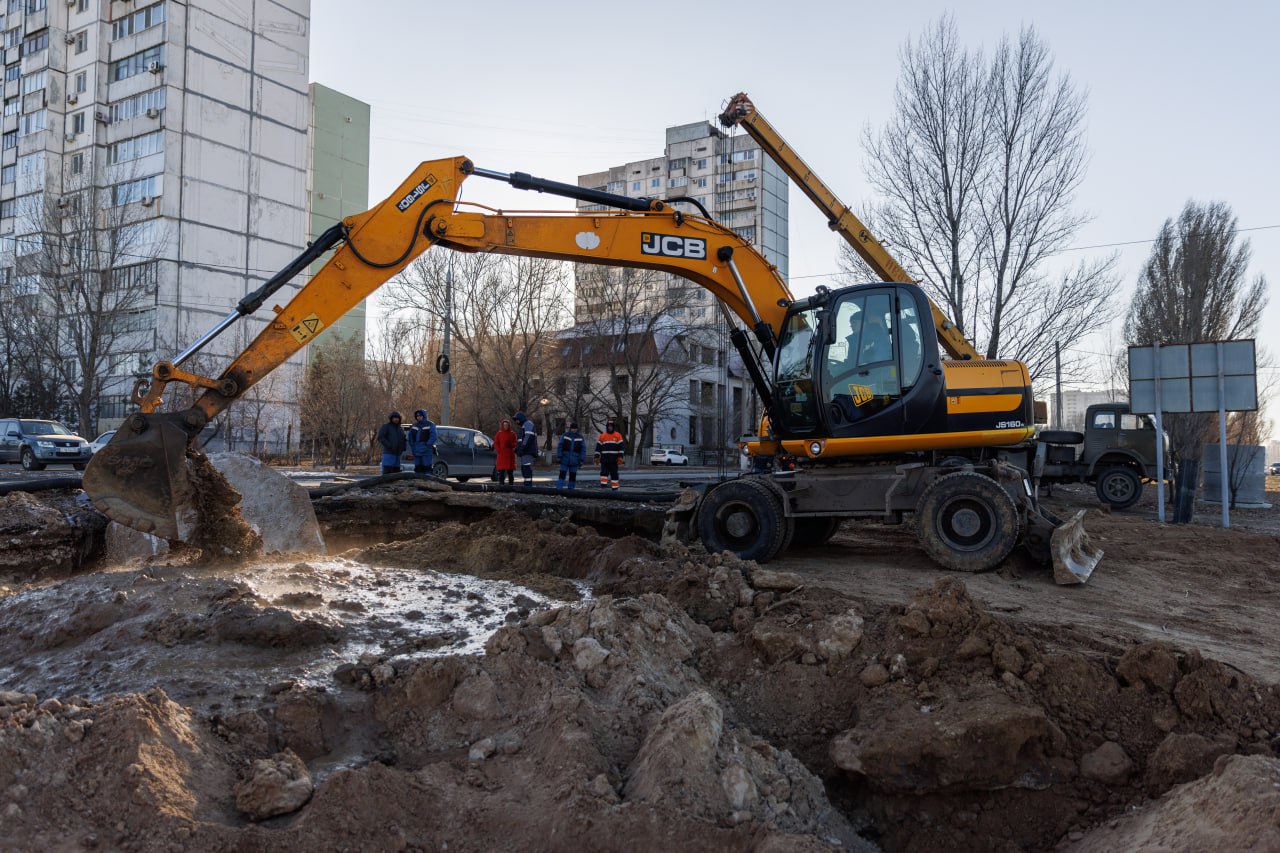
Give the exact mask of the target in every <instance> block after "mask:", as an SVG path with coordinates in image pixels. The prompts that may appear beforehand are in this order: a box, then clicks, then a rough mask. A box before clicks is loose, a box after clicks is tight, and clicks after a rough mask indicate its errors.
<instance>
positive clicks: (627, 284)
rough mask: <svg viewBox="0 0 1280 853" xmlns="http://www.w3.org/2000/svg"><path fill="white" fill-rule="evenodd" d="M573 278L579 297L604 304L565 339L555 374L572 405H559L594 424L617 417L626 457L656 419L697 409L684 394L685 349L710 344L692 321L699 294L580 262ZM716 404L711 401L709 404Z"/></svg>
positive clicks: (656, 276)
mask: <svg viewBox="0 0 1280 853" xmlns="http://www.w3.org/2000/svg"><path fill="white" fill-rule="evenodd" d="M577 278H578V289H579V291H580V292H592V293H598V294H603V295H604V298H601V299H599V300H597V301H595V302H593V304H592V306H591V310H590V312H589V315H590V319H588V320H587V321H585V322H582V323H579V324H578V325H577V326H575V327H574V328H573V330H572V331H571V332H570V333H567V334H566V336H565V343H566V346H565V347H564V348H563V349H562V351H561V352H562V358H561V369H562V371H564V373H565V375H566V376H567V377H570V382H569V383H567V387H568V389H570V390H572V400H565V402H566V403H568V402H572V403H573V410H574V411H578V410H581V412H583V413H584V414H586V415H587V416H588V417H589V418H591V419H592V420H593V421H594V423H595V424H596V425H597V426H599V425H602V424H603V421H604V419H606V418H608V417H611V416H613V417H619V418H621V419H622V420H621V422H620V423H619V426H622V427H625V431H626V432H625V437H626V439H627V447H629V448H630V449H631V451H632V454H633V456H634V455H635V454H637V453H639V451H640V447H641V445H642V444H643V443H644V442H645V440H646V436H649V435H652V431H653V428H654V427H655V425H656V424H657V422H658V420H660V419H661V418H662V417H663V416H664V415H665V416H666V417H668V418H669V417H670V416H671V414H672V412H673V410H676V409H681V410H683V409H684V408H685V407H686V406H695V405H697V404H698V401H695V400H689V399H688V398H687V396H686V393H685V388H686V382H687V381H688V378H689V377H690V376H691V375H692V374H693V373H694V372H695V371H696V370H697V369H698V364H696V363H695V360H694V359H692V358H691V357H690V353H691V349H692V346H693V345H694V343H695V342H701V343H702V344H707V345H710V344H712V343H714V342H713V341H712V340H711V334H710V330H709V329H708V327H707V326H706V325H705V324H702V323H700V321H698V320H697V319H696V318H697V315H698V314H699V313H700V312H699V308H700V303H701V302H702V301H703V300H702V293H703V291H702V290H701V289H700V288H696V287H694V286H692V285H689V284H687V283H685V282H683V281H681V282H680V283H673V282H672V281H671V279H670V277H669V276H667V275H664V274H662V273H656V272H654V271H652V270H640V269H632V268H627V267H602V266H591V265H586V264H583V265H580V267H579V269H578V271H577ZM699 349H701V346H699ZM722 403H723V401H716V400H714V399H713V400H712V401H711V406H716V405H720V404H722ZM579 420H581V418H579Z"/></svg>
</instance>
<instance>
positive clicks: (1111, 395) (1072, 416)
mask: <svg viewBox="0 0 1280 853" xmlns="http://www.w3.org/2000/svg"><path fill="white" fill-rule="evenodd" d="M1049 400H1050V403H1049V405H1050V406H1053V405H1054V404H1055V402H1056V400H1057V396H1056V395H1055V394H1053V393H1050V394H1049ZM1128 400H1129V392H1128V391H1126V390H1124V389H1120V388H1111V389H1108V390H1104V391H1063V392H1062V426H1061V429H1065V430H1071V431H1073V432H1084V427H1085V424H1084V416H1085V412H1087V411H1088V409H1089V407H1090V406H1092V405H1094V404H1095V403H1114V402H1121V403H1123V402H1127V401H1128ZM1049 421H1050V423H1052V424H1053V425H1054V428H1055V429H1058V428H1059V427H1058V426H1057V418H1055V417H1050V419H1049Z"/></svg>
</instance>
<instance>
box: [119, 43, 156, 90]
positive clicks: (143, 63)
mask: <svg viewBox="0 0 1280 853" xmlns="http://www.w3.org/2000/svg"><path fill="white" fill-rule="evenodd" d="M152 63H156V66H157V67H162V66H163V65H164V45H162V44H157V45H155V46H153V47H149V48H147V49H146V50H142V51H139V52H137V53H135V54H133V56H126V57H125V58H124V59H117V60H116V61H115V62H113V63H111V65H110V66H109V67H108V77H107V79H108V80H109V81H110V82H112V83H118V82H120V81H121V80H128V79H129V78H130V77H133V76H134V75H136V74H141V73H143V72H144V71H147V70H149V69H150V68H151V67H152Z"/></svg>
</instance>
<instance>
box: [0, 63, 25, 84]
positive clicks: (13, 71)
mask: <svg viewBox="0 0 1280 853" xmlns="http://www.w3.org/2000/svg"><path fill="white" fill-rule="evenodd" d="M21 76H22V66H21V65H19V64H18V63H16V62H15V63H13V64H12V65H6V66H5V67H4V79H5V82H8V81H10V80H17V79H18V78H19V77H21Z"/></svg>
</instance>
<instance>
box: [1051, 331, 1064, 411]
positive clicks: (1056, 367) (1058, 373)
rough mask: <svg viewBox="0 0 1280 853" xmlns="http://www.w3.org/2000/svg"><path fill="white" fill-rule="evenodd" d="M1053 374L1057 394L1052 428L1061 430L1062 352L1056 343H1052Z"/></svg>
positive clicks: (1054, 402)
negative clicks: (1055, 379) (1055, 380)
mask: <svg viewBox="0 0 1280 853" xmlns="http://www.w3.org/2000/svg"><path fill="white" fill-rule="evenodd" d="M1053 372H1054V375H1055V377H1056V378H1057V387H1058V393H1057V396H1056V397H1055V398H1054V401H1053V428H1054V429H1062V352H1061V349H1060V348H1059V345H1058V342H1057V341H1054V342H1053Z"/></svg>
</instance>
